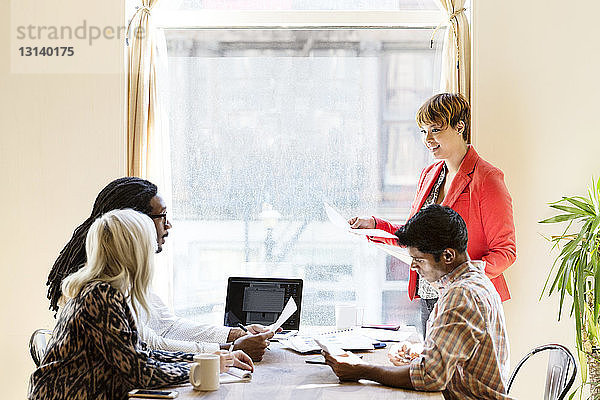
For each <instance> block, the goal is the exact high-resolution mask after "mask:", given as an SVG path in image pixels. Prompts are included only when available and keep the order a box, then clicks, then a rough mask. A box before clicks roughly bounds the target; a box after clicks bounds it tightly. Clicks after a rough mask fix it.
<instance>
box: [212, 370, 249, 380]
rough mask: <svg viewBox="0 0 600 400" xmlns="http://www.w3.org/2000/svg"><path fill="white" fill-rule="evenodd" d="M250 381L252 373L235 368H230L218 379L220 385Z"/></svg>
mask: <svg viewBox="0 0 600 400" xmlns="http://www.w3.org/2000/svg"><path fill="white" fill-rule="evenodd" d="M251 380H252V372H250V371H246V370H244V369H239V368H236V367H231V368H229V370H228V371H227V372H224V373H222V374H221V376H220V377H219V382H220V383H234V382H250V381H251Z"/></svg>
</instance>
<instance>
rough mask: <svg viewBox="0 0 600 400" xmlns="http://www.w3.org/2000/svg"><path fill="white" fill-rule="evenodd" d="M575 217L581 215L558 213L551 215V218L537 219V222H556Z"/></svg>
mask: <svg viewBox="0 0 600 400" xmlns="http://www.w3.org/2000/svg"><path fill="white" fill-rule="evenodd" d="M576 218H581V215H577V214H559V215H556V216H554V217H551V218H548V219H544V220H542V221H539V223H540V224H554V223H556V222H564V221H568V220H571V219H576Z"/></svg>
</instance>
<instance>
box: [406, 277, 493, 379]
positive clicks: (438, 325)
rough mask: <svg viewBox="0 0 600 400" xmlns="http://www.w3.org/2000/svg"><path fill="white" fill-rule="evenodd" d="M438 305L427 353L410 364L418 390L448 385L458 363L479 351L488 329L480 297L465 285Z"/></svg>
mask: <svg viewBox="0 0 600 400" xmlns="http://www.w3.org/2000/svg"><path fill="white" fill-rule="evenodd" d="M436 307H437V308H438V309H437V312H435V314H432V318H433V319H432V320H430V321H429V327H428V330H427V337H426V338H425V344H424V350H423V353H421V356H420V357H418V358H416V359H415V360H413V362H412V363H411V365H410V380H411V382H412V384H413V386H414V388H415V389H417V390H431V391H435V390H444V389H446V386H447V385H448V382H450V380H451V379H452V376H453V375H454V372H455V371H456V366H457V364H459V363H462V362H465V361H467V360H468V359H469V358H470V357H471V356H472V355H473V353H475V351H476V350H477V347H478V346H479V344H480V338H481V337H482V335H483V334H484V331H485V321H484V319H483V315H482V314H481V311H480V308H479V306H478V304H477V301H476V299H475V298H474V297H473V296H472V295H470V293H469V292H468V291H466V290H464V289H463V288H460V287H457V288H452V289H450V290H449V291H448V293H447V294H446V296H444V298H443V300H442V299H441V301H440V302H438V304H437V305H436Z"/></svg>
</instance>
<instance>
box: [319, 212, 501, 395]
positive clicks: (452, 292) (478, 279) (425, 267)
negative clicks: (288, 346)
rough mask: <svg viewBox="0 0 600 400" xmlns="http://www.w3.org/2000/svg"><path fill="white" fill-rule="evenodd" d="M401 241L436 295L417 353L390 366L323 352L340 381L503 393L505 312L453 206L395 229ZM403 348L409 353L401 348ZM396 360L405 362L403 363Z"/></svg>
mask: <svg viewBox="0 0 600 400" xmlns="http://www.w3.org/2000/svg"><path fill="white" fill-rule="evenodd" d="M396 236H398V243H399V244H400V245H402V246H407V247H408V252H409V254H410V255H411V257H412V259H413V261H412V264H411V268H412V269H414V270H416V271H417V272H418V273H419V275H420V276H421V277H422V278H424V279H427V280H428V281H429V282H430V283H432V284H433V285H434V286H435V287H436V288H437V289H438V290H439V292H440V298H439V301H438V302H437V304H436V305H435V307H434V309H433V311H432V313H431V315H430V317H429V320H428V321H427V336H426V337H425V343H424V346H423V352H422V353H421V354H420V355H419V356H418V357H416V358H413V359H412V360H411V357H410V356H409V354H405V352H403V351H400V352H399V354H396V355H393V356H392V357H391V358H392V362H394V364H396V365H397V366H389V367H387V366H378V365H370V364H366V363H357V364H352V363H348V362H344V361H343V360H344V358H343V356H331V355H330V354H325V358H326V361H327V364H328V365H330V366H331V368H332V369H333V371H334V372H335V374H336V375H337V376H338V377H340V379H341V380H350V381H356V380H359V379H369V380H372V381H376V382H379V383H382V384H384V385H387V386H395V387H403V388H408V389H416V390H423V391H440V390H441V391H443V394H444V397H445V398H446V399H474V400H475V399H510V397H509V396H507V394H506V384H507V381H508V374H509V371H508V369H509V350H508V338H507V334H506V324H505V322H504V312H503V310H502V304H501V301H500V297H499V296H498V293H497V292H496V290H495V289H494V285H493V284H492V282H491V281H490V280H489V278H488V277H486V275H485V272H484V268H483V267H484V266H483V265H482V264H483V263H482V262H477V261H471V260H470V259H469V255H468V254H467V251H466V249H467V228H466V225H465V222H464V221H463V219H462V218H461V217H460V215H458V213H456V212H455V211H454V210H452V209H451V208H448V207H443V206H440V205H437V204H433V205H431V206H429V207H427V208H425V209H423V210H421V211H420V212H419V213H417V214H416V215H415V216H414V217H412V218H411V219H410V220H409V221H408V222H407V223H406V225H404V226H403V227H402V228H400V229H399V230H398V231H397V232H396ZM406 353H410V351H409V350H408V351H406ZM401 361H405V365H399V364H402V362H401Z"/></svg>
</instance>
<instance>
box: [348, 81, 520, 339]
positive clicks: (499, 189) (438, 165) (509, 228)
mask: <svg viewBox="0 0 600 400" xmlns="http://www.w3.org/2000/svg"><path fill="white" fill-rule="evenodd" d="M470 117H471V111H470V106H469V103H468V101H467V100H466V99H465V98H464V97H463V96H462V95H460V94H451V93H442V94H438V95H435V96H433V97H432V98H430V99H429V100H427V101H426V102H425V103H424V104H423V105H422V106H421V108H420V109H419V111H418V112H417V123H418V124H419V126H420V127H421V132H422V134H423V143H424V144H425V146H426V147H427V148H428V149H429V151H431V152H432V154H433V157H434V158H435V159H436V160H437V161H436V162H434V163H433V164H432V165H430V166H428V167H427V168H425V169H424V170H423V172H422V173H421V177H420V178H419V183H418V186H417V194H416V196H415V199H414V201H413V203H412V206H411V210H410V215H409V218H410V217H412V216H413V215H415V214H416V213H417V212H418V211H419V210H421V208H424V207H426V206H428V205H429V204H432V203H438V204H442V205H444V206H448V207H451V208H452V209H453V210H455V211H456V212H458V213H459V214H460V216H461V217H462V218H463V219H464V220H465V222H466V224H467V230H468V234H469V243H468V247H467V252H468V253H469V256H470V257H471V259H473V260H483V261H485V263H486V266H485V272H486V274H487V276H488V277H489V278H490V279H491V281H492V283H493V284H494V286H495V287H496V290H497V291H498V294H499V295H500V298H501V299H502V301H505V300H508V299H510V293H509V291H508V286H507V285H506V281H505V280H504V276H503V275H502V272H504V270H506V269H507V268H508V267H509V266H510V265H512V264H513V263H514V261H515V259H516V254H517V253H516V244H515V227H514V222H513V212H512V200H511V197H510V194H509V193H508V190H507V189H506V185H505V184H504V174H503V173H502V171H501V170H499V169H498V168H496V167H494V166H493V165H491V164H490V163H488V162H487V161H485V160H484V159H482V158H481V157H479V155H478V154H477V152H476V151H475V149H474V148H473V147H472V146H471V145H468V144H467V138H468V135H469V126H470V119H471V118H470ZM348 222H349V223H350V224H351V225H352V227H353V228H378V229H383V230H385V231H387V232H390V233H394V232H396V231H397V230H398V228H399V227H400V225H395V224H392V223H390V222H387V221H384V220H382V219H379V218H376V217H370V218H359V217H354V218H352V219H350V220H349V221H348ZM371 240H373V241H378V242H379V241H381V242H387V243H388V244H394V245H395V244H396V243H395V241H394V239H380V238H377V239H375V238H371ZM417 281H418V275H417V273H416V272H415V271H413V270H411V271H410V278H409V284H408V295H409V297H410V298H411V300H412V299H414V298H415V297H427V300H425V299H423V300H422V322H423V323H424V326H425V323H426V322H427V317H428V316H429V313H430V312H431V310H432V309H433V305H434V304H435V302H436V301H437V296H436V295H435V292H432V291H431V288H430V287H429V288H427V286H429V285H428V284H427V283H426V282H421V283H419V284H418V283H417ZM421 292H423V293H421ZM424 294H427V295H426V296H424ZM424 329H425V328H424Z"/></svg>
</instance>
